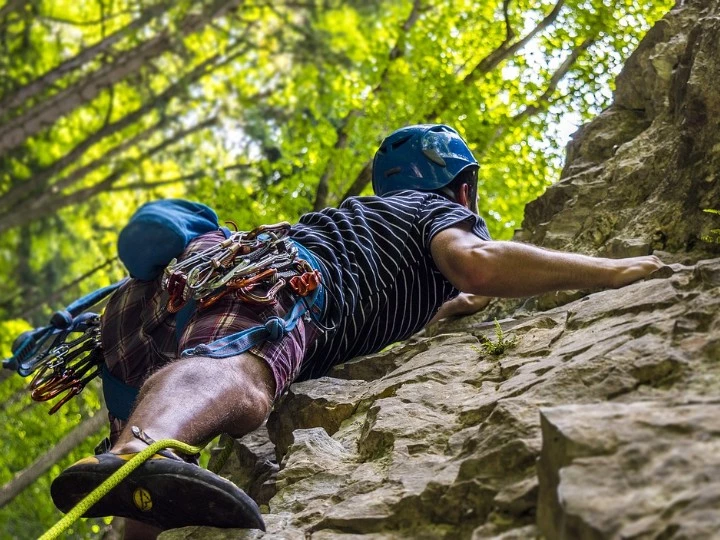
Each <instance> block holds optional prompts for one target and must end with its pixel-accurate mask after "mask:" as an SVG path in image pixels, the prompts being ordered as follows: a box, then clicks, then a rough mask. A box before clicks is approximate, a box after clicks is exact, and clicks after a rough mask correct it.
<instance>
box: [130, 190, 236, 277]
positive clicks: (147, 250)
mask: <svg viewBox="0 0 720 540" xmlns="http://www.w3.org/2000/svg"><path fill="white" fill-rule="evenodd" d="M219 229H221V227H220V225H219V223H218V217H217V214H216V213H215V211H214V210H213V209H212V208H210V207H208V206H205V205H204V204H201V203H196V202H191V201H186V200H184V199H164V200H160V201H152V202H149V203H146V204H144V205H142V206H141V207H140V208H138V209H137V211H136V212H135V213H134V214H133V216H132V217H131V218H130V221H129V222H128V224H127V225H125V227H124V228H123V229H122V231H120V236H119V237H118V255H119V256H120V260H121V261H122V262H123V264H124V265H125V267H126V268H127V269H128V272H129V273H130V276H131V277H134V278H137V279H140V280H144V281H151V280H153V279H155V278H156V277H158V276H159V275H160V274H162V272H163V270H164V269H165V267H166V266H167V265H168V263H169V262H170V261H171V260H172V259H174V258H176V257H179V256H180V255H181V254H182V252H183V250H184V249H185V248H186V247H187V245H188V243H189V242H190V240H192V239H193V238H195V237H197V236H199V235H201V234H205V233H207V232H210V231H217V230H219ZM223 232H225V231H223ZM228 233H229V231H227V232H226V233H225V235H226V236H227V235H228Z"/></svg>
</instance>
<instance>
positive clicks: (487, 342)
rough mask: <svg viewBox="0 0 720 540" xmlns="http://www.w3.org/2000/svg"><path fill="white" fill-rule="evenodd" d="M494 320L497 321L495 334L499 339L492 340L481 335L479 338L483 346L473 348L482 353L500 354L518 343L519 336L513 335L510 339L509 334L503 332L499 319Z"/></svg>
mask: <svg viewBox="0 0 720 540" xmlns="http://www.w3.org/2000/svg"><path fill="white" fill-rule="evenodd" d="M493 320H494V321H495V336H496V338H497V340H496V341H492V340H491V339H489V338H486V337H485V336H480V338H479V339H480V344H481V345H482V348H480V347H473V349H475V350H476V351H477V352H478V353H480V354H492V355H494V356H500V355H501V354H503V353H504V352H505V351H508V350H510V349H512V348H513V347H515V346H516V345H517V343H518V339H517V336H513V337H512V338H510V339H508V338H507V336H505V334H504V333H503V331H502V328H501V327H500V323H499V322H498V320H497V319H493Z"/></svg>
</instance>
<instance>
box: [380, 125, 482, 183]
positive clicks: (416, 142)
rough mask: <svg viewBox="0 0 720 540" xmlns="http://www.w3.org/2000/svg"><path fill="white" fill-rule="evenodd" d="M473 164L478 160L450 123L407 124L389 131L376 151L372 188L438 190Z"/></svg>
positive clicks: (475, 166) (473, 165) (476, 164)
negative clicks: (447, 124) (448, 124)
mask: <svg viewBox="0 0 720 540" xmlns="http://www.w3.org/2000/svg"><path fill="white" fill-rule="evenodd" d="M470 167H474V168H475V169H476V170H477V169H478V168H479V165H478V162H477V160H476V159H475V156H473V155H472V152H471V151H470V148H468V145H467V143H466V142H465V141H464V140H463V138H462V137H460V135H458V132H457V131H455V130H454V129H453V128H451V127H450V126H446V125H444V124H418V125H414V126H407V127H404V128H400V129H398V130H397V131H394V132H393V133H391V134H390V135H388V136H387V137H386V138H385V140H384V141H383V142H382V144H381V145H380V148H379V149H378V151H377V152H376V153H375V159H374V161H373V178H372V185H373V190H374V191H375V194H376V195H379V196H383V195H385V194H387V193H390V192H391V191H397V190H399V189H415V190H418V191H435V190H437V189H441V188H443V187H445V186H446V185H448V184H449V183H450V182H452V181H453V180H454V179H455V177H456V176H457V175H458V174H460V173H461V172H462V171H464V170H466V169H468V168H470Z"/></svg>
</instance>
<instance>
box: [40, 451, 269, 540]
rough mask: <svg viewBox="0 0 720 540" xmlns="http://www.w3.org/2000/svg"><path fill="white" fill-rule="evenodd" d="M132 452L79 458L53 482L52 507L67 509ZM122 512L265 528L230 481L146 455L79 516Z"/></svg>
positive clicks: (182, 522) (179, 522)
mask: <svg viewBox="0 0 720 540" xmlns="http://www.w3.org/2000/svg"><path fill="white" fill-rule="evenodd" d="M128 457H132V456H122V457H119V456H115V455H113V454H101V455H99V456H93V457H89V458H85V459H83V460H80V461H79V462H77V463H76V464H75V465H72V466H71V467H69V468H68V469H66V470H65V471H63V472H62V473H61V474H60V476H58V477H57V478H56V479H55V481H54V482H53V483H52V486H51V488H50V493H51V495H52V498H53V502H54V503H55V506H57V507H58V508H59V509H60V510H62V511H63V512H66V513H67V512H68V511H70V510H71V509H72V508H73V507H74V506H75V505H76V504H77V503H78V502H80V501H81V500H82V499H83V498H84V497H85V496H87V495H88V494H89V493H90V492H91V491H93V490H94V489H95V488H96V487H97V486H99V485H100V484H101V483H102V482H103V481H105V480H106V479H107V478H108V477H109V476H110V475H111V474H113V473H114V472H115V471H117V470H118V469H119V468H120V467H121V466H122V465H124V464H125V463H126V462H127V458H128ZM104 516H121V517H125V518H129V519H134V520H137V521H141V522H143V523H148V524H150V525H154V526H155V527H160V528H162V529H174V528H178V527H187V526H190V525H198V526H209V527H219V528H245V529H261V530H263V531H264V530H265V523H264V522H263V519H262V515H261V514H260V510H259V509H258V506H257V504H255V501H253V500H252V499H251V498H250V497H248V495H247V494H246V493H245V492H244V491H243V490H241V489H240V488H239V487H237V486H236V485H235V484H233V483H232V482H230V481H229V480H226V479H225V478H222V477H221V476H218V475H216V474H213V473H211V472H210V471H207V470H205V469H203V468H201V467H198V466H197V465H192V464H190V463H186V462H184V461H178V460H174V459H167V458H162V457H158V458H155V457H154V458H151V459H149V460H148V461H146V462H145V463H143V464H142V465H140V467H138V468H137V469H136V470H134V471H133V472H132V473H131V474H130V475H129V476H128V477H127V478H126V479H125V480H123V481H122V482H120V484H118V485H117V486H115V487H114V488H113V489H112V490H111V491H110V492H109V493H107V494H106V495H105V496H104V497H103V498H102V499H100V500H99V501H98V502H97V503H95V504H94V505H93V506H92V507H91V508H90V509H89V510H88V511H87V512H86V513H85V514H84V517H104Z"/></svg>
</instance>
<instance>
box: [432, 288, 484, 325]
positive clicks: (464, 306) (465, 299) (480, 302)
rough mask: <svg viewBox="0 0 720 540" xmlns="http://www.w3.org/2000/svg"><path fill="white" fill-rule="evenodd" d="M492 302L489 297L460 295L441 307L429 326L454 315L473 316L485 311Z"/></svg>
mask: <svg viewBox="0 0 720 540" xmlns="http://www.w3.org/2000/svg"><path fill="white" fill-rule="evenodd" d="M490 300H492V298H489V297H487V296H480V295H477V294H466V293H460V294H459V295H457V296H456V297H455V298H453V299H452V300H448V301H447V302H445V303H444V304H443V305H442V306H440V309H439V310H438V312H437V313H436V314H435V316H434V317H433V318H432V319H430V321H429V322H428V324H433V323H436V322H438V321H439V320H440V319H445V318H447V317H452V316H453V315H472V314H473V313H477V312H478V311H480V310H481V309H484V308H485V307H486V306H487V305H488V304H489V303H490Z"/></svg>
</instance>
